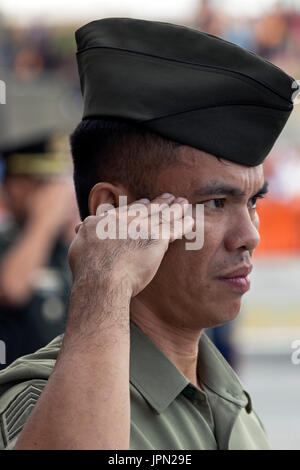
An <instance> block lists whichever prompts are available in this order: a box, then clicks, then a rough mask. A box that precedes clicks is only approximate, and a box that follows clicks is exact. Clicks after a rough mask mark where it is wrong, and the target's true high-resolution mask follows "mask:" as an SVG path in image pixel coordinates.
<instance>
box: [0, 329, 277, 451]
mask: <svg viewBox="0 0 300 470" xmlns="http://www.w3.org/2000/svg"><path fill="white" fill-rule="evenodd" d="M61 341H62V335H60V336H58V337H57V338H55V339H54V340H53V341H52V342H51V343H49V344H48V345H47V346H46V347H45V348H42V349H40V350H38V351H37V352H36V353H34V354H31V355H29V356H24V357H22V358H19V359H18V360H17V361H15V362H14V363H13V364H11V365H10V366H9V367H7V368H6V369H5V370H4V371H2V372H0V449H1V448H4V449H12V448H13V447H14V446H15V444H16V441H17V439H18V435H19V433H20V432H21V430H22V427H23V425H24V423H25V422H26V420H27V418H28V416H29V414H30V412H31V411H32V409H33V407H34V405H35V403H36V401H37V400H38V398H39V396H40V394H41V393H42V390H43V388H44V386H45V385H46V383H47V379H48V378H49V376H50V374H51V372H52V370H53V367H54V365H55V360H56V358H57V355H58V352H59V349H60V346H61ZM197 374H198V378H199V381H200V383H201V387H202V388H203V390H200V389H199V388H198V387H196V386H194V385H193V384H192V383H190V382H189V380H188V379H187V378H186V377H185V376H184V375H183V374H182V373H181V372H180V371H179V369H178V368H177V367H176V366H175V365H174V364H173V363H172V362H171V361H170V360H169V359H168V357H167V356H166V355H165V354H164V353H163V352H162V351H161V349H160V348H159V347H158V346H157V345H156V344H155V343H154V342H153V341H152V340H151V339H150V338H149V337H148V336H147V335H146V334H145V333H144V332H143V330H142V329H141V328H139V327H138V326H137V325H136V324H135V323H134V322H133V321H131V322H130V405H131V433H130V450H144V449H150V450H176V449H178V450H194V449H203V450H204V449H206V450H216V449H270V445H269V443H268V440H267V436H266V433H265V429H264V426H263V424H262V422H261V421H260V419H259V417H258V416H257V414H256V413H255V411H254V410H253V409H252V403H251V399H250V395H249V394H248V393H247V392H246V391H245V390H244V389H243V386H242V384H241V382H240V380H239V379H238V377H237V375H236V374H235V372H234V371H233V369H232V368H231V367H230V365H229V364H228V363H227V361H226V360H225V359H224V357H223V356H222V355H221V353H220V352H219V351H218V350H217V348H216V347H215V346H214V344H213V343H212V341H211V340H210V339H209V338H208V336H207V335H206V334H205V332H203V333H202V335H201V338H200V341H199V356H198V366H197Z"/></svg>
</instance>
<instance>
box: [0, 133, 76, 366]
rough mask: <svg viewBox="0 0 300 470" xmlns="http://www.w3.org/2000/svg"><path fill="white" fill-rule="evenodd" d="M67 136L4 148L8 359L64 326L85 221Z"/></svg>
mask: <svg viewBox="0 0 300 470" xmlns="http://www.w3.org/2000/svg"><path fill="white" fill-rule="evenodd" d="M64 142H65V139H64V138H57V137H54V136H51V137H47V138H44V137H43V138H37V137H36V138H35V139H31V140H30V141H27V142H26V143H22V145H20V144H19V145H18V146H17V147H13V148H10V149H2V159H3V161H2V165H3V166H4V171H3V175H2V187H1V196H2V197H1V202H2V211H1V212H2V216H1V218H0V334H1V339H2V340H3V341H5V344H6V363H7V364H6V365H8V364H9V363H11V362H12V361H13V360H14V359H16V358H17V357H20V356H22V355H24V354H29V353H31V352H34V351H35V350H36V349H38V348H40V347H42V346H44V345H45V344H47V343H48V342H49V341H51V340H52V339H53V338H54V337H55V336H57V335H58V334H60V333H62V332H63V330H64V320H65V313H66V311H67V304H68V295H69V290H70V287H71V281H72V279H71V273H70V270H69V266H68V263H67V252H68V247H69V244H70V242H71V240H72V238H73V234H74V233H75V232H74V227H75V225H76V223H78V221H80V218H79V214H78V210H77V206H76V198H75V193H74V189H73V183H72V180H71V178H70V175H69V172H70V161H69V160H68V159H67V156H68V154H67V153H66V149H65V145H64ZM62 144H63V145H62ZM4 367H5V365H3V366H2V368H4Z"/></svg>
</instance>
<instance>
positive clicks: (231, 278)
mask: <svg viewBox="0 0 300 470" xmlns="http://www.w3.org/2000/svg"><path fill="white" fill-rule="evenodd" d="M252 268H253V266H252V265H248V266H246V265H244V266H240V267H239V268H237V269H235V270H233V271H231V272H230V273H227V274H224V275H223V276H219V277H218V278H217V279H218V280H219V281H222V282H225V283H226V284H227V285H228V286H230V287H231V288H232V289H234V290H236V291H238V292H241V293H245V292H247V291H248V290H249V289H250V280H249V279H248V277H247V276H248V274H250V273H251V271H252Z"/></svg>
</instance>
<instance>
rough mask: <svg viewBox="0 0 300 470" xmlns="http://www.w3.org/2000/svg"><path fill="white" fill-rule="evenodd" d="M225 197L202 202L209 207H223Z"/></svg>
mask: <svg viewBox="0 0 300 470" xmlns="http://www.w3.org/2000/svg"><path fill="white" fill-rule="evenodd" d="M224 202H225V199H224V198H218V199H210V200H209V201H204V202H202V204H204V206H205V207H208V208H209V209H223V207H224Z"/></svg>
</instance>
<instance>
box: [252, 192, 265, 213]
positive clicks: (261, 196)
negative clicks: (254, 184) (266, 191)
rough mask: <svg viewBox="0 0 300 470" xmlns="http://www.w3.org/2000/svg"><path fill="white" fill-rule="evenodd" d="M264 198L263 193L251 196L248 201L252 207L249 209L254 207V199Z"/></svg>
mask: <svg viewBox="0 0 300 470" xmlns="http://www.w3.org/2000/svg"><path fill="white" fill-rule="evenodd" d="M263 198H264V195H263V194H259V195H258V196H253V197H252V198H251V199H250V201H251V202H252V207H251V209H256V201H257V199H263Z"/></svg>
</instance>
